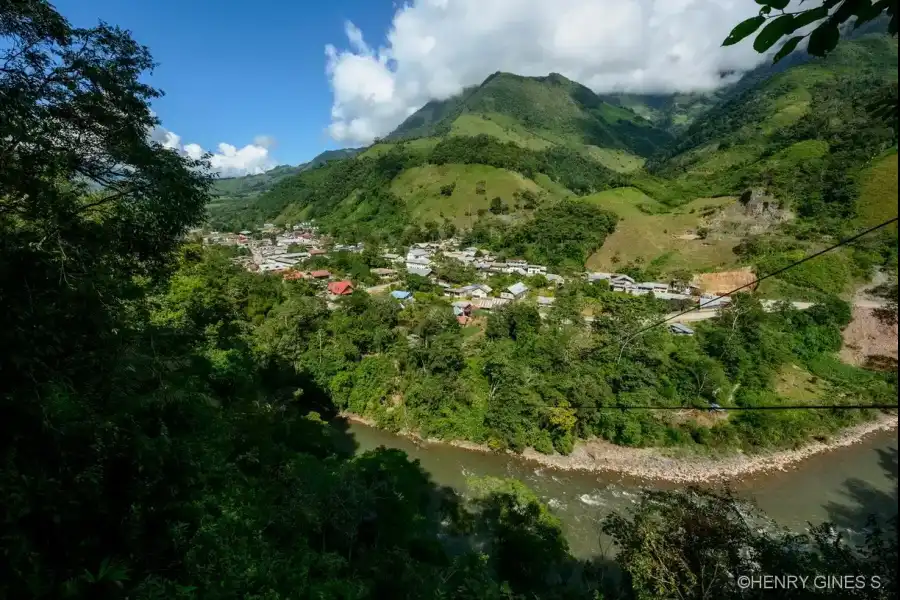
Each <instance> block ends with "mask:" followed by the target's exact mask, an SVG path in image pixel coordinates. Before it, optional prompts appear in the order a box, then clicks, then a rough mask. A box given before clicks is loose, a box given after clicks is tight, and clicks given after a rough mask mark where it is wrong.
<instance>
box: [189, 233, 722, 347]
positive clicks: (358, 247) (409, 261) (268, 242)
mask: <svg viewBox="0 0 900 600" xmlns="http://www.w3.org/2000/svg"><path fill="white" fill-rule="evenodd" d="M262 231H263V234H264V236H263V237H262V239H251V236H252V232H250V231H242V232H240V233H238V234H221V233H217V232H212V233H210V234H209V235H207V236H206V238H205V241H206V242H207V243H211V244H213V243H214V244H235V245H238V246H244V247H247V248H249V249H250V252H251V255H250V256H247V257H240V258H238V259H235V261H236V262H239V263H240V264H242V265H243V266H245V267H246V268H247V269H248V270H251V271H256V272H260V273H269V272H275V273H282V274H283V278H284V279H285V280H298V279H305V280H310V281H313V282H320V283H321V284H322V285H323V287H324V288H325V290H324V292H325V293H326V294H327V296H328V297H329V298H330V299H336V298H338V297H340V296H345V295H348V294H350V293H352V292H353V289H354V288H353V284H352V282H350V281H349V280H341V281H334V280H333V279H334V278H333V277H332V274H331V273H330V272H329V271H327V270H324V269H320V270H312V271H304V270H301V269H300V268H299V265H300V264H301V263H302V262H303V261H305V260H307V259H309V258H314V257H316V256H327V255H328V254H329V252H362V251H363V244H362V243H357V244H333V243H331V240H329V239H328V238H326V237H324V236H321V235H319V231H318V227H317V226H316V225H315V224H314V223H312V222H304V223H299V224H297V225H294V226H292V227H289V228H286V229H283V230H279V229H276V228H275V226H274V225H272V224H270V223H267V224H265V225H264V226H263V229H262ZM255 237H259V236H255ZM295 245H296V246H299V247H301V250H299V251H294V252H289V251H288V249H289V248H291V247H292V246H295ZM459 246H460V244H459V242H458V241H457V240H454V239H449V240H443V241H440V242H422V243H417V244H413V245H412V246H410V247H409V248H408V249H407V252H406V254H405V255H403V254H399V253H396V252H385V253H383V254H382V255H381V257H382V258H383V259H384V260H385V261H387V262H388V263H390V264H391V265H392V268H374V269H372V273H374V274H375V275H377V276H379V277H380V278H381V279H382V280H385V281H390V280H394V279H395V278H396V276H397V275H398V271H399V269H401V268H403V269H405V270H406V272H408V273H411V274H415V275H419V276H422V277H428V278H430V279H432V280H433V281H434V282H435V283H436V284H437V285H439V286H440V287H442V288H443V289H444V295H445V296H446V297H448V298H453V299H454V300H455V301H454V304H453V306H454V313H455V314H456V317H457V318H458V319H460V322H461V323H464V322H467V321H468V319H469V318H471V311H472V310H475V309H480V310H493V309H496V308H499V307H501V306H503V305H505V304H507V303H509V302H516V301H520V300H522V299H524V298H525V297H526V296H527V295H528V293H529V291H530V290H529V288H528V286H527V285H526V284H525V283H524V282H522V281H519V282H517V283H515V284H513V285H510V286H509V287H507V288H505V289H503V290H499V293H495V290H494V289H493V288H491V286H489V285H487V284H485V283H472V284H469V285H464V286H459V287H453V286H451V285H450V284H447V283H445V282H441V281H438V280H437V279H436V278H435V276H434V268H435V263H436V262H437V261H438V260H455V261H457V262H459V263H460V264H462V265H464V266H471V267H473V268H474V269H475V270H476V271H477V272H478V273H479V276H480V277H481V278H482V279H485V278H487V277H488V276H489V275H491V274H511V275H520V276H522V277H530V276H537V275H540V276H543V277H544V278H546V280H547V281H548V282H549V283H550V284H551V285H554V286H559V285H562V284H563V283H565V278H564V277H563V276H561V275H558V274H554V273H550V272H548V268H547V267H546V266H544V265H538V264H533V263H529V262H528V261H525V260H521V259H509V260H503V261H501V260H498V258H497V257H496V256H493V255H491V254H490V253H489V252H486V251H483V250H481V249H479V248H476V247H465V248H460V247H459ZM293 249H294V250H296V248H293ZM583 276H584V278H585V279H586V280H587V281H588V282H590V283H597V282H600V281H606V282H608V284H609V288H610V290H612V291H614V292H620V293H625V294H631V295H635V296H640V295H645V294H651V293H652V294H653V295H654V297H656V298H659V299H662V300H691V301H697V302H698V303H699V304H701V305H702V307H703V308H710V309H712V308H719V307H721V306H724V305H726V304H728V303H729V302H730V301H731V299H730V298H729V297H728V296H717V295H714V294H702V293H701V290H700V288H699V287H697V286H696V285H684V286H680V287H675V286H672V285H671V284H669V283H664V282H656V281H647V282H637V281H635V280H634V279H633V278H632V277H630V276H628V275H625V274H621V273H603V272H589V273H585V274H584V275H583ZM391 295H392V296H393V297H394V298H395V299H396V300H397V301H398V302H400V304H401V305H405V304H407V303H409V302H411V301H412V294H411V293H410V292H408V291H405V290H394V291H392V292H391ZM536 301H537V304H538V306H539V307H544V308H546V307H549V306H551V305H552V304H553V302H554V298H553V297H549V296H538V297H537V298H536ZM670 329H671V330H672V332H673V333H674V334H676V335H693V330H691V329H690V328H689V327H687V326H685V325H683V324H681V323H676V324H673V325H672V326H670Z"/></svg>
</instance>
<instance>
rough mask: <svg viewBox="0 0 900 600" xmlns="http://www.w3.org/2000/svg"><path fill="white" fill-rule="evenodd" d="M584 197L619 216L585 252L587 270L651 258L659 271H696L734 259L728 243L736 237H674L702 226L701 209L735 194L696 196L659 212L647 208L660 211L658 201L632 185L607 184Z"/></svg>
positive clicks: (722, 203)
mask: <svg viewBox="0 0 900 600" xmlns="http://www.w3.org/2000/svg"><path fill="white" fill-rule="evenodd" d="M585 200H587V201H589V202H593V203H595V204H597V205H598V206H601V207H603V208H606V209H609V210H611V211H613V212H615V213H616V214H617V215H619V217H620V220H619V224H618V225H617V226H616V231H615V232H614V233H613V234H612V235H611V236H609V237H608V238H606V242H605V243H604V244H603V247H602V248H601V249H600V250H599V251H597V252H595V253H594V254H593V255H592V256H591V257H590V258H588V260H587V265H586V266H587V268H588V269H589V270H594V271H614V270H615V269H616V267H617V266H623V265H626V264H628V263H632V262H635V261H642V263H643V264H649V263H650V262H652V261H654V260H655V261H656V265H658V266H659V267H660V268H661V269H662V270H663V272H671V271H675V270H678V269H688V270H690V271H695V272H696V271H706V270H714V269H722V268H727V267H730V266H732V265H734V264H735V262H736V261H735V255H734V253H733V252H732V251H731V249H732V248H733V247H734V245H735V244H736V243H737V242H738V241H739V240H738V239H737V238H735V239H728V238H725V239H716V240H713V239H708V240H691V239H680V238H679V236H682V235H684V234H686V233H688V232H693V231H696V229H697V228H698V227H700V226H701V224H702V222H703V216H702V215H701V212H702V211H703V209H705V208H710V207H723V206H727V205H729V204H732V203H733V202H735V198H731V197H729V198H698V199H696V200H693V201H692V202H689V203H687V204H684V205H682V206H680V207H678V208H677V209H676V210H675V211H673V212H669V213H658V214H648V213H654V212H658V211H661V210H662V209H663V205H661V204H660V203H659V202H657V201H656V200H654V199H653V198H651V197H649V196H647V195H646V194H644V193H643V192H641V191H640V190H638V189H635V188H617V189H613V190H606V191H603V192H599V193H597V194H592V195H590V196H586V197H585ZM642 208H643V210H642Z"/></svg>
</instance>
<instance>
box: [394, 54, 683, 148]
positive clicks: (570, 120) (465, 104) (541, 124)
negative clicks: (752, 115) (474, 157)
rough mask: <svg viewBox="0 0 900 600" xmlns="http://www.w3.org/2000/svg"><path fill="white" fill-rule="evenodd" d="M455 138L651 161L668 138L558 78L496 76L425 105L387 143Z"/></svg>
mask: <svg viewBox="0 0 900 600" xmlns="http://www.w3.org/2000/svg"><path fill="white" fill-rule="evenodd" d="M453 133H459V134H464V135H473V134H478V133H486V134H489V135H491V134H499V135H497V137H501V138H502V137H504V136H503V135H502V134H504V133H505V134H506V136H505V137H509V138H510V141H515V142H517V143H520V144H522V145H524V146H526V147H531V148H535V149H541V148H545V147H547V146H550V145H557V144H560V145H571V146H576V147H577V146H582V147H595V148H606V149H611V150H622V151H625V152H629V153H631V154H634V155H637V156H644V157H646V156H650V155H652V154H653V153H654V152H656V151H658V150H659V149H660V148H662V147H664V146H666V144H668V143H669V142H670V141H671V136H670V135H669V134H668V133H667V132H666V131H663V130H661V129H658V128H656V127H655V126H654V125H653V124H652V123H651V122H650V121H649V120H647V119H645V118H644V117H642V116H640V115H639V114H637V113H635V112H633V111H631V110H629V109H628V108H623V107H620V106H615V105H613V104H610V103H608V102H605V101H604V100H603V99H602V98H601V97H600V96H598V95H597V94H595V93H594V92H593V91H591V90H590V89H589V88H587V87H585V86H583V85H581V84H580V83H577V82H574V81H571V80H570V79H567V78H566V77H563V76H562V75H560V74H558V73H551V74H549V75H547V76H546V77H523V76H520V75H514V74H512V73H503V72H497V73H494V74H493V75H491V76H490V77H488V78H487V79H485V80H484V82H483V83H482V84H481V85H479V86H476V87H472V88H469V89H467V90H465V91H464V92H463V93H462V94H460V95H458V96H455V97H453V98H450V99H447V100H442V101H435V102H430V103H428V104H426V105H425V106H424V107H422V108H421V109H420V110H418V111H417V112H416V113H414V114H413V115H411V116H410V117H409V118H407V119H406V120H405V121H404V122H403V123H401V124H400V126H399V127H397V129H396V130H394V132H393V133H391V134H390V135H389V136H388V137H387V138H386V139H387V140H388V141H397V140H403V139H410V138H422V137H434V136H440V135H447V134H453Z"/></svg>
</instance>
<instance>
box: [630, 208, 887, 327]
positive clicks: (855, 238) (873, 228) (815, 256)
mask: <svg viewBox="0 0 900 600" xmlns="http://www.w3.org/2000/svg"><path fill="white" fill-rule="evenodd" d="M896 222H897V217H894V218H893V219H888V220H887V221H885V222H884V223H880V224H878V225H875V226H874V227H870V228H868V229H866V230H864V231H861V232H860V233H857V234H856V235H854V236H851V237H848V238H846V239H843V240H841V241H839V242H838V243H836V244H835V245H833V246H829V247H828V248H825V249H824V250H819V251H818V252H815V253H813V254H810V255H809V256H807V257H804V258H801V259H800V260H798V261H796V262H792V263H791V264H789V265H787V266H785V267H782V268H780V269H776V270H775V271H772V272H771V273H768V274H766V275H763V276H762V277H758V278H757V279H754V280H753V281H751V282H750V283H747V284H744V285H742V286H741V287H739V288H735V289H733V290H731V291H730V292H726V293H724V294H716V297H715V298H713V299H712V300H707V301H706V302H701V303H700V304H698V305H697V306H695V307H692V308H689V309H687V310H685V311H682V312H680V313H677V314H675V315H672V316H671V317H666V318H665V319H662V320H661V321H657V322H655V323H651V324H650V325H647V326H646V327H643V328H641V329H639V330H637V331H636V332H635V333H633V334H632V335H631V336H629V337H628V339H627V340H626V342H625V343H626V344H627V343H628V342H629V341H631V340H632V339H633V338H635V337H637V336H639V335H640V334H642V333H644V332H645V331H648V330H650V329H653V328H654V327H658V326H659V325H663V324H665V323H668V322H669V321H671V320H673V319H677V318H678V317H682V316H684V315H686V314H688V313H691V312H694V311H695V310H700V309H701V308H703V307H704V306H706V305H707V304H712V303H713V302H715V301H716V300H718V299H719V298H721V297H723V296H730V295H731V294H735V293H737V292H740V291H741V290H745V289H747V288H749V287H752V286H755V285H757V284H758V283H760V282H761V281H765V280H766V279H768V278H769V277H774V276H775V275H780V274H781V273H784V272H785V271H787V270H789V269H793V268H794V267H796V266H798V265H802V264H803V263H805V262H806V261H809V260H812V259H814V258H817V257H819V256H822V255H823V254H825V253H826V252H831V251H832V250H835V249H836V248H840V247H841V246H846V245H847V244H849V243H851V242H855V241H856V240H858V239H859V238H861V237H863V236H864V235H868V234H870V233H872V232H873V231H877V230H878V229H881V228H882V227H887V226H888V225H890V224H891V223H896Z"/></svg>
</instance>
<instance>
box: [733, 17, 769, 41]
mask: <svg viewBox="0 0 900 600" xmlns="http://www.w3.org/2000/svg"><path fill="white" fill-rule="evenodd" d="M765 22H766V18H765V17H751V18H749V19H747V20H746V21H742V22H740V23H738V24H737V25H736V26H735V28H734V29H732V30H731V33H729V34H728V37H727V38H725V41H724V42H722V45H723V46H733V45H734V44H737V43H738V42H739V41H741V40H742V39H744V38H745V37H747V36H748V35H750V34H751V33H753V32H754V31H756V30H757V29H759V28H760V26H762V24H763V23H765Z"/></svg>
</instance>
